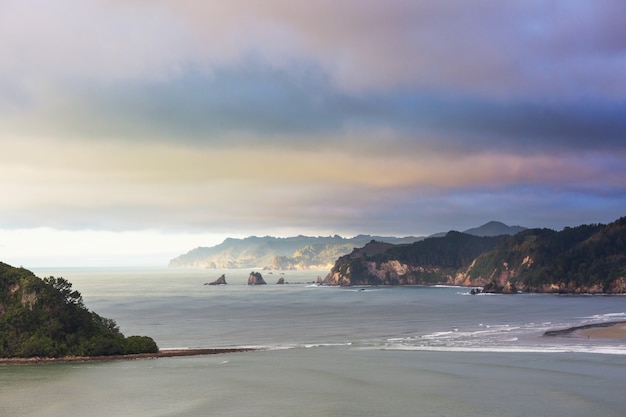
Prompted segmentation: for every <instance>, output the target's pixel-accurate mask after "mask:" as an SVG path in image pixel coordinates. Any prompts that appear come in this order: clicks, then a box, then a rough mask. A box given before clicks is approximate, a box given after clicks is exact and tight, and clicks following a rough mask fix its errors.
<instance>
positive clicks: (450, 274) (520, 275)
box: [324, 217, 626, 294]
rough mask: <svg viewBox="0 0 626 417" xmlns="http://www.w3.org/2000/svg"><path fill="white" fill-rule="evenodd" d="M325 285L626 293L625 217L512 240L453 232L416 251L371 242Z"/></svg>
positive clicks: (412, 247) (340, 264) (526, 234)
mask: <svg viewBox="0 0 626 417" xmlns="http://www.w3.org/2000/svg"><path fill="white" fill-rule="evenodd" d="M324 283H325V284H327V285H434V284H445V285H462V286H479V287H484V290H485V291H486V292H500V293H517V292H548V293H590V294H601V293H602V294H622V293H625V292H626V217H623V218H621V219H619V220H617V221H615V222H613V223H611V224H609V225H601V224H594V225H582V226H578V227H575V228H565V229H564V230H562V231H560V232H556V231H553V230H549V229H526V230H523V231H521V232H520V233H518V234H516V235H514V236H495V237H477V236H470V235H467V234H464V233H459V232H449V233H448V234H447V235H445V236H444V237H437V238H429V239H425V240H424V241H421V242H416V243H413V244H411V245H383V244H381V243H380V242H370V243H369V244H368V245H366V246H365V247H363V248H361V249H356V250H354V251H353V252H352V253H350V254H348V255H345V256H342V257H340V258H339V259H338V260H337V262H336V263H335V265H334V266H333V268H332V269H331V271H330V273H329V274H328V275H327V276H326V278H325V279H324Z"/></svg>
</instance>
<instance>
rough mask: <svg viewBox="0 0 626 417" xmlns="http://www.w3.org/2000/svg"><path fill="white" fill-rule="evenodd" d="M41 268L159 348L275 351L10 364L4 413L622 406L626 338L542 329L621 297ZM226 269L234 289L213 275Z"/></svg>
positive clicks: (603, 316) (606, 311)
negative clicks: (260, 282) (251, 282)
mask: <svg viewBox="0 0 626 417" xmlns="http://www.w3.org/2000/svg"><path fill="white" fill-rule="evenodd" d="M34 272H35V273H36V274H37V275H38V276H41V277H44V276H48V275H54V276H63V277H64V278H66V279H68V280H70V281H71V282H72V283H73V284H74V288H75V289H77V290H79V291H80V292H81V293H82V294H83V298H84V300H85V304H86V305H87V307H88V308H90V309H92V310H94V311H96V312H98V313H99V314H101V315H103V316H105V317H109V318H113V319H115V320H116V321H117V323H118V325H119V326H120V328H121V330H122V332H123V333H124V334H126V335H128V336H129V335H133V334H140V335H149V336H151V337H153V338H154V339H155V340H156V341H157V343H158V344H159V346H160V347H161V348H184V347H189V348H193V347H223V346H228V347H232V346H255V347H261V348H264V350H260V351H257V352H245V353H235V354H225V355H209V356H196V357H183V358H164V359H149V360H134V361H121V362H104V363H83V364H51V365H27V366H3V367H0V416H20V417H21V416H46V417H54V416H64V417H67V416H69V417H72V416H81V417H82V416H137V417H142V416H259V415H272V416H450V417H456V416H539V415H541V416H589V415H594V416H624V415H625V411H624V410H626V343H624V342H623V341H611V340H587V339H579V338H571V337H569V338H567V337H561V338H555V337H543V336H542V335H543V333H544V332H545V331H546V330H550V329H558V328H566V327H570V326H576V325H582V324H589V323H597V322H604V321H613V320H626V298H625V297H602V296H593V297H592V296H576V297H574V296H550V295H515V296H502V295H476V296H472V295H469V293H468V290H467V289H464V288H450V287H447V288H446V287H437V288H428V287H394V288H375V287H359V288H328V287H317V286H314V285H311V284H310V282H313V281H315V279H316V278H317V276H318V275H322V276H323V275H324V272H295V271H293V272H292V271H287V272H285V274H284V275H280V273H279V272H274V274H268V273H264V277H265V280H266V281H267V282H268V285H266V286H256V287H249V286H248V285H246V282H247V277H248V274H249V273H250V270H245V271H244V270H225V271H215V270H198V269H67V270H56V269H54V270H52V269H50V270H43V269H41V270H35V271H34ZM222 273H225V274H226V279H227V281H228V283H229V284H228V285H226V286H206V285H203V284H204V283H205V282H210V281H213V280H215V279H216V278H217V277H218V276H219V275H221V274H222ZM281 276H282V277H284V278H285V280H286V281H288V282H289V284H286V285H276V284H275V282H276V281H277V280H278V278H280V277H281Z"/></svg>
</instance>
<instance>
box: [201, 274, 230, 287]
mask: <svg viewBox="0 0 626 417" xmlns="http://www.w3.org/2000/svg"><path fill="white" fill-rule="evenodd" d="M226 284H227V282H226V275H224V274H222V276H221V277H219V278H218V279H216V280H215V281H213V282H210V283H208V284H204V285H226Z"/></svg>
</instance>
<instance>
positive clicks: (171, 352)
mask: <svg viewBox="0 0 626 417" xmlns="http://www.w3.org/2000/svg"><path fill="white" fill-rule="evenodd" d="M253 350H258V349H254V348H212V349H165V350H160V351H158V352H156V353H140V354H134V355H111V356H66V357H63V358H39V357H34V358H0V365H12V364H38V363H70V362H103V361H116V360H132V359H158V358H171V357H175V356H197V355H217V354H223V353H234V352H249V351H253Z"/></svg>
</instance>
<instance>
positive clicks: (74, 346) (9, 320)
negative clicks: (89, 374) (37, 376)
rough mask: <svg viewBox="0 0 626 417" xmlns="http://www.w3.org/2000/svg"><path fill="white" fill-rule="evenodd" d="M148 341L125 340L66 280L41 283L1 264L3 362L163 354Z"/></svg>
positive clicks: (49, 279) (0, 346)
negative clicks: (35, 358) (88, 307)
mask: <svg viewBox="0 0 626 417" xmlns="http://www.w3.org/2000/svg"><path fill="white" fill-rule="evenodd" d="M158 350H159V349H158V346H157V344H156V342H155V341H154V340H153V339H152V338H150V337H147V336H130V337H125V336H124V335H123V334H122V333H121V332H120V330H119V328H118V326H117V324H116V323H115V321H114V320H112V319H108V318H105V317H101V316H100V315H98V314H96V313H95V312H92V311H89V310H88V309H87V308H86V307H85V305H84V303H83V298H82V295H81V294H80V292H78V291H77V290H74V289H73V288H72V284H71V283H70V282H69V281H67V280H65V279H64V278H55V277H47V278H44V279H41V278H39V277H37V276H35V275H34V274H33V273H32V272H31V271H29V270H27V269H24V268H15V267H13V266H10V265H7V264H5V263H2V262H0V357H3V358H28V357H52V358H58V357H68V356H85V357H93V356H112V355H130V354H139V353H153V352H158Z"/></svg>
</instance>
